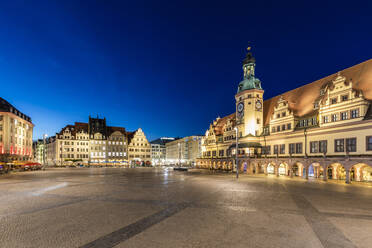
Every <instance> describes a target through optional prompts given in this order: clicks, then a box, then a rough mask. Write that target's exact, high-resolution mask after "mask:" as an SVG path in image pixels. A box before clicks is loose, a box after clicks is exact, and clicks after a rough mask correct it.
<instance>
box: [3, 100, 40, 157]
mask: <svg viewBox="0 0 372 248" xmlns="http://www.w3.org/2000/svg"><path fill="white" fill-rule="evenodd" d="M33 127H34V124H32V122H31V118H30V117H28V116H27V115H25V114H23V113H21V112H20V111H19V110H18V109H16V108H15V107H13V106H12V105H11V104H10V103H8V102H7V101H6V100H4V99H3V98H1V97H0V161H1V162H12V161H27V160H31V159H32V156H33V153H32V132H33Z"/></svg>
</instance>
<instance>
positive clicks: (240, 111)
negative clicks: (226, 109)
mask: <svg viewBox="0 0 372 248" xmlns="http://www.w3.org/2000/svg"><path fill="white" fill-rule="evenodd" d="M243 110H244V104H243V103H242V102H240V103H239V104H238V113H239V114H241V113H242V112H243Z"/></svg>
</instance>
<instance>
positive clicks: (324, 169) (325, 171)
mask: <svg viewBox="0 0 372 248" xmlns="http://www.w3.org/2000/svg"><path fill="white" fill-rule="evenodd" d="M323 180H324V181H327V180H328V168H327V167H323Z"/></svg>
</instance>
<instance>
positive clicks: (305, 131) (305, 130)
mask: <svg viewBox="0 0 372 248" xmlns="http://www.w3.org/2000/svg"><path fill="white" fill-rule="evenodd" d="M304 135H305V158H307V128H306V127H305V129H304Z"/></svg>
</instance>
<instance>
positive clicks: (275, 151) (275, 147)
mask: <svg viewBox="0 0 372 248" xmlns="http://www.w3.org/2000/svg"><path fill="white" fill-rule="evenodd" d="M278 148H279V146H278V145H274V154H278V152H279V151H278Z"/></svg>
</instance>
